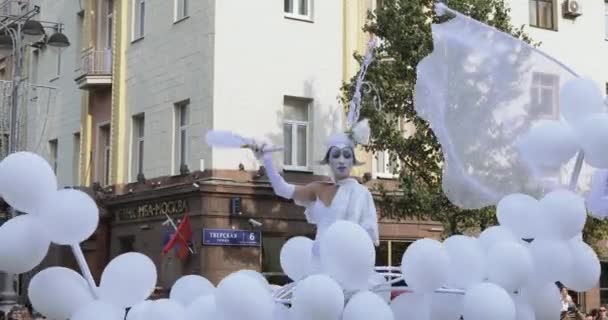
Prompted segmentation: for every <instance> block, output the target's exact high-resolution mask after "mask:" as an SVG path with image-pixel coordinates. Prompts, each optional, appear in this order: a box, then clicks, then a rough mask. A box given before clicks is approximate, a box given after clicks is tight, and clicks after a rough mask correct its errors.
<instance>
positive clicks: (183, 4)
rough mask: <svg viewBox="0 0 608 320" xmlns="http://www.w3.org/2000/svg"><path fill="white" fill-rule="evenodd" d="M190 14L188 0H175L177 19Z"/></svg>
mask: <svg viewBox="0 0 608 320" xmlns="http://www.w3.org/2000/svg"><path fill="white" fill-rule="evenodd" d="M187 16H188V0H175V21H179V20H182V19H183V18H185V17H187Z"/></svg>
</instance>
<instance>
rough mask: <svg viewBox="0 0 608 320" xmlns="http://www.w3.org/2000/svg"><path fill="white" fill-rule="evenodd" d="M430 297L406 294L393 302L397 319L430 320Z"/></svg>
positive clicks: (392, 306) (392, 305)
mask: <svg viewBox="0 0 608 320" xmlns="http://www.w3.org/2000/svg"><path fill="white" fill-rule="evenodd" d="M430 302H431V298H430V295H424V294H419V293H404V294H400V295H398V296H397V297H396V298H395V299H393V301H392V302H391V309H392V310H393V315H394V316H395V319H397V320H401V319H416V320H429V319H430V315H431V304H430Z"/></svg>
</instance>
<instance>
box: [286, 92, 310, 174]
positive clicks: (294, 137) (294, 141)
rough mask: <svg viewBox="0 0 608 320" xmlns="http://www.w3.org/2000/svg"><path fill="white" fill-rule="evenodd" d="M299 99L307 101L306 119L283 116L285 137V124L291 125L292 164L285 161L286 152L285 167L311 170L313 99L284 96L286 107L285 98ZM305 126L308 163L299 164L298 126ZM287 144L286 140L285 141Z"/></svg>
mask: <svg viewBox="0 0 608 320" xmlns="http://www.w3.org/2000/svg"><path fill="white" fill-rule="evenodd" d="M286 99H291V100H297V101H302V102H304V103H306V119H307V120H306V121H303V120H293V119H286V118H285V117H283V122H282V124H283V126H282V130H283V137H285V125H291V146H292V147H291V164H287V163H286V162H285V153H283V168H284V169H285V170H288V171H309V170H310V154H311V152H310V109H311V104H312V99H309V98H303V97H293V96H284V98H283V108H285V105H286V104H285V100H286ZM299 126H304V127H305V128H306V137H305V143H306V163H305V164H304V165H303V166H302V165H299V164H298V155H299V154H298V148H297V147H298V142H299V141H298V130H297V129H298V127H299ZM283 144H285V142H283Z"/></svg>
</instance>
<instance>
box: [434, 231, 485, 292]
mask: <svg viewBox="0 0 608 320" xmlns="http://www.w3.org/2000/svg"><path fill="white" fill-rule="evenodd" d="M443 246H444V247H445V249H446V251H447V253H448V255H449V257H450V269H449V278H448V285H449V286H450V287H456V288H463V289H466V288H468V287H470V286H472V285H474V284H477V283H479V282H481V281H483V279H485V276H486V263H485V254H484V251H483V249H482V247H481V244H480V243H479V241H478V240H477V239H475V238H472V237H467V236H462V235H455V236H451V237H449V238H447V239H445V241H443Z"/></svg>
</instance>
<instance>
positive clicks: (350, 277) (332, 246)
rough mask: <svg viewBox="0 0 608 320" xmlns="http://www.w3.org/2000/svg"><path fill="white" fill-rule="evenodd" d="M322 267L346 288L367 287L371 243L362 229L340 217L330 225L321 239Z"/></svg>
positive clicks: (372, 253) (372, 261) (372, 258)
mask: <svg viewBox="0 0 608 320" xmlns="http://www.w3.org/2000/svg"><path fill="white" fill-rule="evenodd" d="M320 256H321V265H322V267H323V270H324V271H325V272H326V273H327V274H329V275H330V276H331V277H332V278H334V279H335V280H336V281H338V283H340V284H341V285H342V287H343V288H345V289H346V290H362V289H367V287H368V279H369V278H370V277H371V275H372V274H373V272H374V264H375V262H376V252H375V249H374V244H373V243H372V240H371V239H370V237H369V235H368V234H367V232H366V231H365V230H363V228H362V227H361V226H360V225H358V224H356V223H353V222H350V221H344V220H340V221H337V222H335V223H334V224H332V225H331V226H330V227H329V228H328V229H327V231H325V234H324V235H323V237H322V239H321V247H320Z"/></svg>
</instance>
